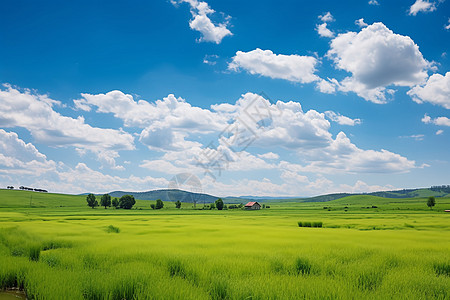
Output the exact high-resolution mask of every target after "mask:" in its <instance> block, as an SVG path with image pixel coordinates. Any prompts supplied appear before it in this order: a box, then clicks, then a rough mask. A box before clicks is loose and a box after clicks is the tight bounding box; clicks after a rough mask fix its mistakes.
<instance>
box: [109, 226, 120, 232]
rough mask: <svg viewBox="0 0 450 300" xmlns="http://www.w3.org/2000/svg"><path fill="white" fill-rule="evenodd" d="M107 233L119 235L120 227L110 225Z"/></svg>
mask: <svg viewBox="0 0 450 300" xmlns="http://www.w3.org/2000/svg"><path fill="white" fill-rule="evenodd" d="M106 232H108V233H119V232H120V229H119V227H115V226H113V225H109V226H108V227H106Z"/></svg>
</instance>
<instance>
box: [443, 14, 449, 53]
mask: <svg viewBox="0 0 450 300" xmlns="http://www.w3.org/2000/svg"><path fill="white" fill-rule="evenodd" d="M444 28H445V29H447V30H450V18H449V19H448V24H447V25H444ZM444 53H445V52H444Z"/></svg>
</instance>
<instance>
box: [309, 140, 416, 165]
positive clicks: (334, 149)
mask: <svg viewBox="0 0 450 300" xmlns="http://www.w3.org/2000/svg"><path fill="white" fill-rule="evenodd" d="M310 156H311V157H310V161H311V163H309V164H308V165H307V166H305V167H304V169H303V170H304V171H309V172H318V173H330V172H336V171H340V172H345V173H402V172H408V171H410V170H412V169H414V168H417V166H416V163H415V161H411V160H408V159H407V158H406V157H403V156H401V155H399V154H396V153H392V152H390V151H387V150H385V149H381V151H376V150H363V149H360V148H358V147H357V146H356V145H354V144H352V143H351V142H350V139H349V138H348V137H347V136H346V135H345V133H343V132H340V133H339V134H338V135H337V136H336V139H334V140H332V141H331V142H330V144H329V145H328V146H327V147H325V148H323V149H318V150H317V151H315V152H314V153H311V154H310Z"/></svg>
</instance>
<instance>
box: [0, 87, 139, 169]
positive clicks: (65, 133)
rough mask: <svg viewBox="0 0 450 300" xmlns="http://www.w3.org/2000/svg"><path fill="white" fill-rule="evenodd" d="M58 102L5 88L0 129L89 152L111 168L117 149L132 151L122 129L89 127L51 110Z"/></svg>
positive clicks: (0, 98) (0, 101) (129, 138)
mask: <svg viewBox="0 0 450 300" xmlns="http://www.w3.org/2000/svg"><path fill="white" fill-rule="evenodd" d="M58 105H59V102H58V101H55V100H52V99H50V98H49V97H48V96H46V95H39V94H35V93H32V92H31V91H29V90H25V91H23V92H21V91H19V90H17V89H15V88H13V87H11V86H9V85H6V86H5V89H1V90H0V106H1V110H2V115H1V116H0V126H2V127H6V128H14V127H22V128H25V129H27V130H28V131H29V132H30V133H31V134H32V136H33V138H34V139H35V140H36V141H37V142H39V143H44V144H48V145H52V146H54V147H69V146H71V147H75V148H77V149H80V150H82V151H91V152H92V153H94V154H95V155H97V157H98V158H99V159H100V160H102V161H103V162H108V163H109V164H110V166H112V167H116V166H115V161H114V159H108V161H105V159H104V158H106V157H110V158H111V157H116V156H117V151H119V150H133V149H135V148H134V138H133V136H132V135H131V134H129V133H126V132H124V131H123V130H116V129H105V128H97V127H92V126H90V125H88V124H86V123H85V121H84V118H83V117H78V118H77V119H74V118H71V117H66V116H63V115H61V114H60V113H58V112H56V111H55V110H54V107H55V106H58Z"/></svg>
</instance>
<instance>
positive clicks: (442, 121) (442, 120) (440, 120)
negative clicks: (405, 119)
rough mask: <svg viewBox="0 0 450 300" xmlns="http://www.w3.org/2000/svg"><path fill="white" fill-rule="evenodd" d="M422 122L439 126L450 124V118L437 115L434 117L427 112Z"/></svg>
mask: <svg viewBox="0 0 450 300" xmlns="http://www.w3.org/2000/svg"><path fill="white" fill-rule="evenodd" d="M422 122H423V123H425V124H434V125H437V126H450V119H449V118H447V117H437V118H434V119H432V118H431V117H430V116H429V115H427V114H425V116H423V118H422Z"/></svg>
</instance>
